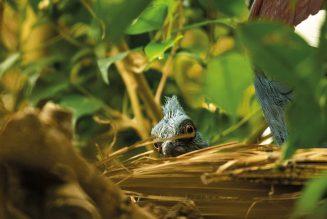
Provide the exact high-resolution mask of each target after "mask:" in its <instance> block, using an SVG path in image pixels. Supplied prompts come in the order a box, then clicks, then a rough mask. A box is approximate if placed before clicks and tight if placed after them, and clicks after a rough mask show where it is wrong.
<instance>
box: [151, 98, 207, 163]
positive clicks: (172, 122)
mask: <svg viewBox="0 0 327 219" xmlns="http://www.w3.org/2000/svg"><path fill="white" fill-rule="evenodd" d="M163 113H164V117H163V118H162V120H160V121H159V123H158V124H156V125H155V126H154V127H153V128H152V130H151V135H152V137H154V138H156V139H164V138H172V137H176V136H178V135H183V134H193V136H192V137H189V138H179V139H174V140H163V141H162V142H157V143H155V147H156V149H157V150H158V151H159V153H161V154H162V155H164V156H166V157H175V156H178V155H181V154H184V153H187V152H190V151H194V150H198V149H201V148H204V147H207V146H208V142H207V141H205V140H204V139H203V138H202V136H201V134H200V132H199V131H198V130H197V129H196V127H195V125H194V123H193V121H192V120H191V118H190V117H189V116H188V115H186V113H185V112H184V110H183V108H182V107H181V105H180V104H179V102H178V100H177V97H176V96H172V97H171V98H169V97H166V103H165V105H164V106H163Z"/></svg>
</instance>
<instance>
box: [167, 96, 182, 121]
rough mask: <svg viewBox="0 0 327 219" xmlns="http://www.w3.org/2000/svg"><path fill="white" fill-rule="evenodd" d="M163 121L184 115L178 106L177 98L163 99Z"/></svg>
mask: <svg viewBox="0 0 327 219" xmlns="http://www.w3.org/2000/svg"><path fill="white" fill-rule="evenodd" d="M162 109H163V114H164V119H170V118H173V117H177V116H180V115H185V112H184V109H183V107H182V106H181V105H180V104H179V102H178V99H177V97H176V96H175V95H174V96H172V97H165V105H164V106H163V107H162Z"/></svg>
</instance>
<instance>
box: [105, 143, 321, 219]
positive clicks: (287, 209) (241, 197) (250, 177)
mask: <svg viewBox="0 0 327 219" xmlns="http://www.w3.org/2000/svg"><path fill="white" fill-rule="evenodd" d="M126 150H127V149H123V151H126ZM116 155H117V154H116ZM148 155H149V153H144V154H142V155H139V156H136V157H133V158H130V159H128V160H125V161H123V162H112V160H111V161H108V160H110V157H109V158H108V159H107V161H108V162H104V163H105V165H106V170H105V175H106V176H108V177H109V178H110V179H111V180H113V181H114V182H115V183H116V184H118V185H119V186H120V187H121V188H122V189H124V191H125V193H126V194H127V195H129V196H130V197H131V199H132V200H134V201H135V202H137V203H138V204H140V205H143V204H144V203H148V202H152V203H155V204H157V205H161V206H172V205H174V204H176V202H181V201H183V202H187V203H191V204H194V205H195V206H196V207H197V208H198V209H199V210H200V212H201V215H202V216H203V217H205V218H288V217H289V215H290V213H291V212H292V209H293V206H294V203H295V201H296V200H297V199H298V198H299V195H300V191H301V188H302V186H303V185H304V183H305V182H306V181H307V180H309V179H312V178H313V177H316V176H318V175H321V174H322V172H323V171H324V170H325V169H327V149H322V148H315V149H309V150H298V151H297V152H296V154H295V155H294V156H293V158H292V159H290V160H287V161H284V162H280V161H279V158H280V155H281V150H280V149H279V148H277V147H275V146H273V145H246V144H240V143H229V144H223V145H217V146H212V147H209V148H205V149H202V150H199V151H194V152H191V153H188V154H184V155H181V156H179V157H177V158H153V157H150V156H148Z"/></svg>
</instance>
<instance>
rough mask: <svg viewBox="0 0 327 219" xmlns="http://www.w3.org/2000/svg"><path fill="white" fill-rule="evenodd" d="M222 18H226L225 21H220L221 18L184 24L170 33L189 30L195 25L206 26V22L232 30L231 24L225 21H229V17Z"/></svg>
mask: <svg viewBox="0 0 327 219" xmlns="http://www.w3.org/2000/svg"><path fill="white" fill-rule="evenodd" d="M224 20H226V21H225V22H224V21H222V19H217V20H208V21H202V22H198V23H195V24H190V25H187V26H184V27H182V28H179V29H177V30H175V31H173V32H172V33H173V34H174V33H178V32H183V31H186V30H190V29H193V28H196V27H201V26H206V25H208V24H216V25H219V26H222V27H225V28H226V29H229V30H232V29H233V27H232V26H231V25H228V24H227V23H230V22H231V21H232V20H231V19H224Z"/></svg>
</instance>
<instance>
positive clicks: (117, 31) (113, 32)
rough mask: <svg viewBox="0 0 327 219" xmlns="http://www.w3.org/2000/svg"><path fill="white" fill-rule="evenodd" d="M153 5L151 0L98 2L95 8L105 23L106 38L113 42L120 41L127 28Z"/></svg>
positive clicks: (104, 0)
mask: <svg viewBox="0 0 327 219" xmlns="http://www.w3.org/2000/svg"><path fill="white" fill-rule="evenodd" d="M150 3H151V0H133V1H131V0H113V1H107V0H96V1H94V3H93V8H94V11H95V13H96V15H97V16H98V18H97V19H101V20H102V21H103V22H104V24H105V25H104V26H103V27H102V28H105V30H104V32H105V34H106V35H105V37H106V38H109V39H110V40H112V41H113V42H116V41H117V40H119V39H120V38H121V36H122V34H123V33H124V32H125V30H126V29H127V27H128V26H129V25H130V24H131V23H132V22H133V20H134V19H135V18H137V17H138V16H139V15H140V14H141V13H142V11H143V10H144V9H145V8H146V7H147V6H148V5H149V4H150Z"/></svg>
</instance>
